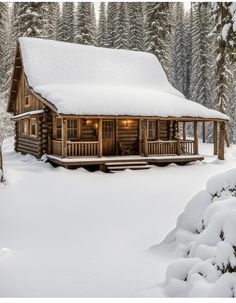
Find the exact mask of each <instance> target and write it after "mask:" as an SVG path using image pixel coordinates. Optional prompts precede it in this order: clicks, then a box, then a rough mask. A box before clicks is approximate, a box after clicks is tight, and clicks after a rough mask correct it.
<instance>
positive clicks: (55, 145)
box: [52, 140, 62, 156]
mask: <svg viewBox="0 0 236 303" xmlns="http://www.w3.org/2000/svg"><path fill="white" fill-rule="evenodd" d="M61 147H62V146H61V141H59V140H52V154H53V155H57V156H61V150H62V148H61Z"/></svg>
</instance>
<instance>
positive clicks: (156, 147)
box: [148, 141, 177, 155]
mask: <svg viewBox="0 0 236 303" xmlns="http://www.w3.org/2000/svg"><path fill="white" fill-rule="evenodd" d="M176 152H177V141H148V154H149V155H174V154H176Z"/></svg>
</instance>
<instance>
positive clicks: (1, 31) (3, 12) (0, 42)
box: [0, 2, 8, 94]
mask: <svg viewBox="0 0 236 303" xmlns="http://www.w3.org/2000/svg"><path fill="white" fill-rule="evenodd" d="M7 23H8V4H7V3H4V2H0V66H1V69H0V94H2V93H3V83H4V77H5V70H4V65H5V64H4V63H5V62H4V55H5V48H6V36H7Z"/></svg>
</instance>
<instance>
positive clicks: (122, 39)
mask: <svg viewBox="0 0 236 303" xmlns="http://www.w3.org/2000/svg"><path fill="white" fill-rule="evenodd" d="M128 35H129V23H128V10H127V2H119V3H118V12H117V17H116V19H115V39H114V48H121V49H128V48H129V41H128V37H129V36H128Z"/></svg>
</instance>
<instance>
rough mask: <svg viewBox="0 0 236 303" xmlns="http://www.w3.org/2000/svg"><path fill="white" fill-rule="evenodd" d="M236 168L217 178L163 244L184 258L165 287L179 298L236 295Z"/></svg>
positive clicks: (169, 272) (170, 271)
mask: <svg viewBox="0 0 236 303" xmlns="http://www.w3.org/2000/svg"><path fill="white" fill-rule="evenodd" d="M235 231H236V169H231V170H229V171H227V172H224V173H221V174H218V175H216V176H214V177H212V178H211V179H210V180H209V181H208V182H207V185H206V189H205V190H202V191H201V192H199V193H198V194H196V195H195V196H194V197H193V198H192V199H191V201H190V202H189V203H188V205H187V206H186V208H185V210H184V212H183V213H182V214H181V215H180V217H179V218H178V221H177V226H176V228H175V229H174V230H173V231H172V232H171V233H170V234H169V235H168V236H167V237H166V239H165V240H164V242H163V243H162V244H161V246H162V247H164V248H165V249H169V250H170V249H171V250H174V251H176V252H178V253H179V254H180V255H181V256H182V257H181V258H180V259H177V260H176V261H175V262H174V263H172V264H171V265H169V267H168V269H167V273H166V281H165V283H164V285H163V288H164V290H165V292H166V294H167V296H173V297H181V296H184V297H185V296H187V297H235V296H236V232H235Z"/></svg>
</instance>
